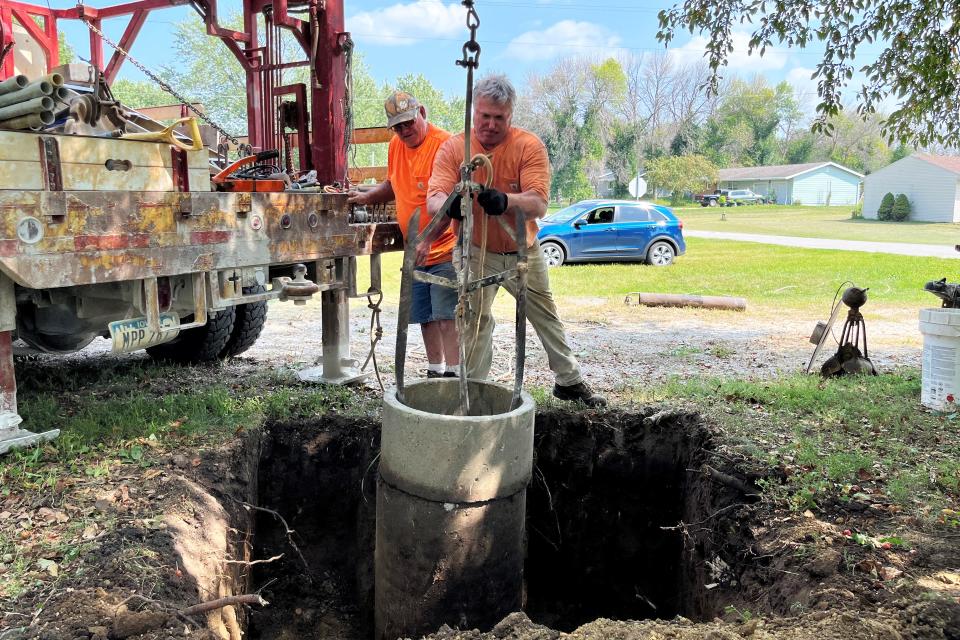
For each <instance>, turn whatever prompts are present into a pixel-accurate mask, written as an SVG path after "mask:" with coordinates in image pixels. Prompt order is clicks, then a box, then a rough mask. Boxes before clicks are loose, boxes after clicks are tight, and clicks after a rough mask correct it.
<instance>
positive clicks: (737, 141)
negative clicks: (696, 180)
mask: <svg viewBox="0 0 960 640" xmlns="http://www.w3.org/2000/svg"><path fill="white" fill-rule="evenodd" d="M801 117H802V113H801V112H800V109H799V107H798V106H797V101H796V98H795V97H794V93H793V87H792V86H791V85H790V84H789V83H787V82H781V83H780V84H778V85H776V86H773V87H771V86H770V85H769V84H768V83H767V80H766V78H764V77H763V76H757V77H755V78H754V79H753V80H752V81H750V82H744V81H743V80H734V81H732V82H731V83H730V85H729V88H728V90H727V93H726V94H725V95H724V97H723V99H722V101H721V102H720V105H719V106H718V107H717V111H716V113H715V114H714V116H713V117H712V118H711V119H710V121H709V122H708V123H707V127H706V136H705V140H704V151H705V152H706V154H707V155H708V156H709V157H710V159H711V160H712V161H713V162H714V163H716V164H718V165H719V166H738V165H744V166H762V165H768V164H777V163H779V162H782V161H783V159H784V156H785V155H786V148H785V147H786V143H787V142H788V141H786V140H784V136H785V135H786V134H789V133H792V132H795V131H796V130H797V129H798V126H797V125H798V123H799V121H800V118H801Z"/></svg>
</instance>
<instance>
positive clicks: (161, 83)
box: [80, 16, 240, 149]
mask: <svg viewBox="0 0 960 640" xmlns="http://www.w3.org/2000/svg"><path fill="white" fill-rule="evenodd" d="M80 20H82V21H83V23H84V24H86V25H87V28H89V29H90V31H92V32H94V33H95V34H97V35H98V36H100V38H101V39H102V40H103V41H104V42H106V43H107V44H108V45H110V46H111V47H113V48H114V50H116V52H117V53H119V54H120V55H121V56H123V57H124V58H126V59H127V60H129V61H130V64H132V65H133V66H135V67H136V68H137V69H139V70H140V71H141V72H143V75H145V76H147V77H148V78H150V79H151V80H153V81H154V82H156V83H157V86H159V87H160V89H162V90H163V91H165V92H167V93H169V94H170V95H172V96H173V97H174V98H176V99H177V100H178V101H179V102H180V104H182V105H183V106H185V107H186V108H187V109H190V111H193V112H194V113H195V114H196V115H197V117H198V118H200V119H201V120H203V121H204V122H206V123H207V124H208V125H210V126H211V127H213V128H214V129H215V130H216V131H217V133H219V134H220V135H222V136H223V137H224V138H226V139H227V140H229V141H230V142H232V143H233V145H234V146H235V147H237V148H238V149H239V147H240V141H239V140H237V138H236V137H234V136H232V135H230V134H229V133H227V132H226V131H225V130H224V128H223V127H221V126H220V125H218V124H217V123H216V122H214V121H213V120H211V119H210V118H209V117H207V115H206V114H205V113H203V112H202V111H200V110H199V109H197V108H196V107H194V106H193V103H191V102H190V101H189V100H187V99H186V98H184V97H183V96H182V95H180V94H179V93H177V91H176V90H175V89H174V88H173V87H171V86H170V85H169V84H167V83H166V82H165V81H164V80H163V79H162V78H161V77H160V76H158V75H157V74H155V73H154V72H152V71H150V69H148V68H147V67H145V66H144V65H143V63H141V62H140V61H138V60H137V59H136V58H134V57H133V56H131V55H130V53H129V52H128V51H126V50H125V49H124V48H123V47H121V46H120V45H119V44H117V43H116V42H114V41H113V40H111V39H110V38H108V37H107V35H106V34H105V33H104V32H103V31H101V30H100V29H98V28H97V27H96V26H95V25H94V24H93V23H92V22H90V21H89V20H88V19H87V18H85V17H83V16H81V17H80Z"/></svg>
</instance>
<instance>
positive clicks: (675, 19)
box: [657, 0, 960, 147]
mask: <svg viewBox="0 0 960 640" xmlns="http://www.w3.org/2000/svg"><path fill="white" fill-rule="evenodd" d="M659 18H660V30H659V32H658V34H657V37H658V38H659V39H661V40H662V41H665V42H668V43H669V42H670V41H671V40H672V39H673V37H674V34H675V33H676V32H677V31H678V30H681V29H682V30H689V31H691V32H693V33H699V34H706V35H707V37H708V40H709V42H708V45H707V60H708V63H709V65H710V68H711V69H712V71H713V75H712V81H713V83H714V89H715V88H716V84H715V83H716V81H717V79H718V78H719V76H720V70H721V68H722V67H724V66H725V65H726V64H727V61H728V57H729V54H730V52H731V51H732V50H733V31H734V29H735V28H737V27H739V25H741V24H744V23H753V24H755V25H756V27H755V28H754V30H753V33H752V36H751V38H750V47H749V50H750V52H751V53H753V52H757V53H759V54H760V55H763V53H764V52H765V51H766V49H767V48H769V47H772V46H774V45H776V44H784V45H787V46H798V47H804V48H807V49H812V48H814V46H815V42H816V41H819V42H821V43H823V44H822V48H823V57H822V59H821V61H820V62H819V63H818V64H817V68H816V71H815V74H814V77H815V78H816V79H817V80H818V84H817V93H818V95H819V98H820V102H819V104H818V105H817V107H816V111H817V115H818V117H817V120H816V121H815V122H814V126H815V128H816V130H818V131H830V130H831V127H830V119H831V118H833V117H835V116H837V115H838V114H839V113H840V112H841V110H842V109H843V104H844V102H845V100H844V97H845V96H848V95H849V93H850V88H848V85H849V84H850V83H851V82H852V81H853V80H854V73H855V72H860V73H862V75H863V80H862V81H859V80H858V81H856V83H855V86H856V85H859V87H858V88H856V90H855V96H856V102H857V106H856V110H857V113H858V114H859V115H861V116H863V115H867V114H871V113H874V112H876V111H877V110H878V109H879V107H880V105H881V104H883V103H884V102H885V101H886V100H887V99H888V98H896V99H897V100H898V102H899V105H898V106H897V108H896V110H894V112H893V113H891V114H890V115H889V116H888V117H887V119H886V120H885V121H884V123H883V130H884V133H885V134H886V135H888V136H889V137H890V138H893V139H898V140H899V141H900V142H914V143H916V144H920V145H930V144H944V145H950V146H953V147H957V146H960V73H958V71H960V69H958V65H957V62H956V52H957V51H958V50H960V7H958V4H957V2H956V1H955V0H927V1H924V2H908V1H904V0H856V1H855V2H852V3H850V2H817V1H815V0H778V1H777V2H774V3H768V2H766V0H687V1H686V2H684V3H683V4H682V5H681V4H678V5H675V6H674V7H673V8H671V9H669V10H665V11H661V12H660V14H659ZM874 42H878V43H882V44H881V47H882V48H881V51H880V53H879V55H877V56H876V57H875V58H873V59H872V60H870V61H868V62H867V63H866V64H864V65H863V66H859V65H860V64H861V60H862V59H863V54H864V51H863V49H864V48H865V46H867V45H871V44H873V43H874ZM855 58H856V61H855ZM858 66H859V68H858Z"/></svg>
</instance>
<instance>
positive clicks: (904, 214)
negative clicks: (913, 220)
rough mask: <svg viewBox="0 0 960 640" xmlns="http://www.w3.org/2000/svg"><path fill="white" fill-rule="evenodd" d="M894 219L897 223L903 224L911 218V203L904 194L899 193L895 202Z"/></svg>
mask: <svg viewBox="0 0 960 640" xmlns="http://www.w3.org/2000/svg"><path fill="white" fill-rule="evenodd" d="M892 214H893V219H894V220H896V221H897V222H903V221H904V220H906V219H907V218H909V217H910V201H909V200H907V196H906V194H904V193H898V194H897V197H896V198H894V200H893V211H892Z"/></svg>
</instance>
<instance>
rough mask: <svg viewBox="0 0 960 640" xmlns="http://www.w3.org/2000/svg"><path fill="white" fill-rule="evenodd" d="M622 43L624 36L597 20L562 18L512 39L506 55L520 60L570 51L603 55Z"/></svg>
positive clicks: (545, 57) (567, 53)
mask: <svg viewBox="0 0 960 640" xmlns="http://www.w3.org/2000/svg"><path fill="white" fill-rule="evenodd" d="M619 45H620V37H619V36H618V35H616V34H615V33H613V32H611V31H610V30H609V29H607V28H606V27H603V26H601V25H599V24H595V23H593V22H577V21H575V20H562V21H560V22H557V23H555V24H553V25H551V26H549V27H547V28H546V29H543V30H541V31H527V32H526V33H521V34H520V35H519V36H517V37H516V38H514V39H513V40H511V41H510V44H508V45H507V49H506V51H505V52H504V55H505V56H506V57H508V58H515V59H519V60H527V61H532V60H549V59H550V58H555V57H557V56H561V55H569V54H586V55H590V54H599V55H603V54H605V53H607V52H609V51H610V50H612V49H616V48H617V47H618V46H619Z"/></svg>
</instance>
